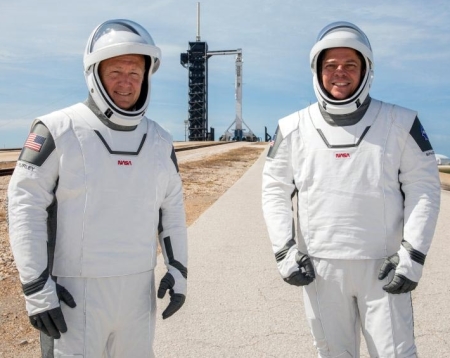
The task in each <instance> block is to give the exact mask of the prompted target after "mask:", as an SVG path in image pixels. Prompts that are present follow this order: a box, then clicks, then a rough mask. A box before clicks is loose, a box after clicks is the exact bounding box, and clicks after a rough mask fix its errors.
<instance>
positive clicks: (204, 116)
mask: <svg viewBox="0 0 450 358" xmlns="http://www.w3.org/2000/svg"><path fill="white" fill-rule="evenodd" d="M217 55H236V60H235V74H236V80H235V99H236V117H235V119H234V121H233V122H232V123H231V125H230V126H229V127H228V128H227V129H226V131H225V132H224V133H223V134H222V136H221V137H220V140H222V141H232V140H235V141H243V140H246V141H251V142H255V141H256V140H257V137H256V136H255V134H254V133H253V132H252V131H251V129H250V128H249V127H248V125H247V124H246V123H245V122H244V120H243V118H242V64H243V60H242V49H240V48H238V49H235V50H221V51H209V50H208V44H207V43H206V42H205V41H200V3H197V36H196V41H195V42H189V49H188V51H187V52H185V53H182V54H181V55H180V63H181V65H182V66H183V67H185V68H186V69H187V70H188V79H189V92H188V96H189V99H188V123H187V126H188V127H187V130H188V133H189V134H188V138H189V141H207V140H214V128H211V131H208V59H209V58H210V57H212V56H217ZM243 124H244V125H245V127H246V128H247V129H244V128H243V127H242V125H243ZM233 125H235V127H234V130H231V131H230V129H231V127H232V126H233Z"/></svg>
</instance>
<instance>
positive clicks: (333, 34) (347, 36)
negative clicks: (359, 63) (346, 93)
mask: <svg viewBox="0 0 450 358" xmlns="http://www.w3.org/2000/svg"><path fill="white" fill-rule="evenodd" d="M335 47H349V48H352V49H354V50H356V51H358V52H359V53H360V54H361V55H362V57H363V58H364V61H365V64H364V63H363V67H365V74H364V76H363V78H362V80H361V84H360V85H359V87H358V89H357V90H356V92H355V93H354V94H353V96H351V97H350V98H347V99H344V100H337V99H334V98H330V96H329V94H328V93H327V91H326V90H325V89H324V88H323V86H322V80H321V78H320V66H321V64H320V63H319V60H320V53H321V52H322V51H323V50H326V49H329V48H335ZM309 60H310V64H311V71H312V73H313V86H314V92H315V94H316V97H317V100H318V101H319V103H320V104H321V105H322V107H323V108H324V109H325V110H326V111H327V112H328V113H331V114H347V113H352V112H354V111H356V110H357V109H358V107H359V106H360V105H361V104H362V103H363V102H364V100H365V99H366V98H367V95H368V94H369V89H370V86H371V84H372V81H373V67H374V63H373V53H372V47H371V46H370V42H369V39H368V38H367V36H366V35H365V34H364V32H363V31H362V30H361V29H360V28H358V27H357V26H356V25H354V24H352V23H350V22H345V21H339V22H333V23H331V24H329V25H328V26H326V27H324V28H323V29H322V31H320V33H319V36H317V40H316V44H315V45H314V46H313V48H312V49H311V52H310V55H309Z"/></svg>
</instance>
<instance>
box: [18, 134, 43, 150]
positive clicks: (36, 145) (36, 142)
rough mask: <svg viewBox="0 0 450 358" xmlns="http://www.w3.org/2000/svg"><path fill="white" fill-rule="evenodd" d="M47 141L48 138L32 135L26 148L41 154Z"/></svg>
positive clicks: (26, 143)
mask: <svg viewBox="0 0 450 358" xmlns="http://www.w3.org/2000/svg"><path fill="white" fill-rule="evenodd" d="M46 139H47V138H45V137H43V136H40V135H38V134H36V133H30V135H29V136H28V139H27V141H26V142H25V145H24V147H26V148H30V149H31V150H34V151H35V152H40V151H41V148H42V145H43V144H44V142H45V140H46Z"/></svg>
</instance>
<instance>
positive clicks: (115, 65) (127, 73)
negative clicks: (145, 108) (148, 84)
mask: <svg viewBox="0 0 450 358" xmlns="http://www.w3.org/2000/svg"><path fill="white" fill-rule="evenodd" d="M98 72H99V75H100V80H101V81H102V84H103V87H105V89H106V92H107V93H108V95H109V97H110V98H111V99H112V100H113V101H114V103H115V105H116V106H117V107H119V108H121V109H125V110H129V109H131V108H132V107H133V106H134V105H135V104H136V102H137V100H138V99H139V95H140V94H141V88H142V82H143V80H144V74H145V59H144V56H142V55H123V56H117V57H112V58H109V59H107V60H104V61H102V62H101V63H100V67H99V70H98Z"/></svg>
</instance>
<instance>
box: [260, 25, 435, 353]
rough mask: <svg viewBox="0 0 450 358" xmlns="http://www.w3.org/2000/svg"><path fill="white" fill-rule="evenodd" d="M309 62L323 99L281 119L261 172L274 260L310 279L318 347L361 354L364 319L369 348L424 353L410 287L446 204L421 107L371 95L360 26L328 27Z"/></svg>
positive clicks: (289, 276) (302, 282)
mask: <svg viewBox="0 0 450 358" xmlns="http://www.w3.org/2000/svg"><path fill="white" fill-rule="evenodd" d="M310 63H311V69H312V73H313V84H314V90H315V94H316V97H317V99H318V103H314V104H312V105H310V106H309V107H307V108H305V109H303V110H301V111H298V112H296V113H293V114H291V115H289V116H287V117H285V118H282V119H280V120H279V122H278V128H277V132H276V135H275V138H274V141H273V143H271V147H270V149H269V152H268V156H267V159H266V163H265V167H264V171H263V188H262V190H263V194H262V200H263V212H264V218H265V221H266V224H267V228H268V232H269V236H270V240H271V242H272V248H273V251H274V253H275V258H276V261H277V266H278V269H279V271H280V274H281V276H282V278H283V279H284V280H285V281H286V282H287V283H290V284H292V285H296V286H303V288H304V290H303V294H304V295H303V296H304V304H305V311H306V316H307V319H308V322H309V325H310V329H311V332H312V335H313V337H314V344H315V346H316V348H317V351H318V356H319V357H340V358H350V357H353V358H355V357H359V356H360V353H359V346H360V332H361V329H362V333H363V335H364V338H365V340H366V343H367V346H368V350H369V352H370V355H371V357H416V355H417V352H416V346H415V342H414V332H413V312H412V305H411V293H410V291H412V290H413V289H414V288H416V286H417V283H418V282H419V280H420V278H421V275H422V269H423V265H424V262H425V257H426V255H427V252H428V250H429V248H430V244H431V240H432V237H433V234H434V230H435V225H436V221H437V217H438V212H439V205H440V183H439V175H438V169H437V166H436V163H435V159H434V155H433V149H432V147H431V144H430V142H429V140H428V137H427V135H426V133H425V131H424V129H423V127H422V125H421V124H420V121H419V119H418V117H417V113H416V112H414V111H411V110H409V109H405V108H402V107H399V106H396V105H392V104H388V103H385V102H381V101H378V100H376V99H374V98H371V97H370V96H369V89H370V85H371V83H372V79H373V69H374V60H373V54H372V49H371V46H370V43H369V40H368V39H367V37H366V35H365V34H364V33H363V32H362V31H361V30H360V29H359V28H358V27H357V26H355V25H354V24H351V23H348V22H336V23H332V24H330V25H328V26H327V27H325V28H324V29H323V30H322V31H321V33H320V34H319V36H318V39H317V42H316V44H315V45H314V47H313V48H312V50H311V53H310ZM293 194H296V197H297V206H296V210H295V212H296V219H297V225H296V229H297V230H295V226H293V224H292V220H293V210H292V200H291V198H292V195H293ZM295 231H296V233H295ZM300 355H301V354H300Z"/></svg>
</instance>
